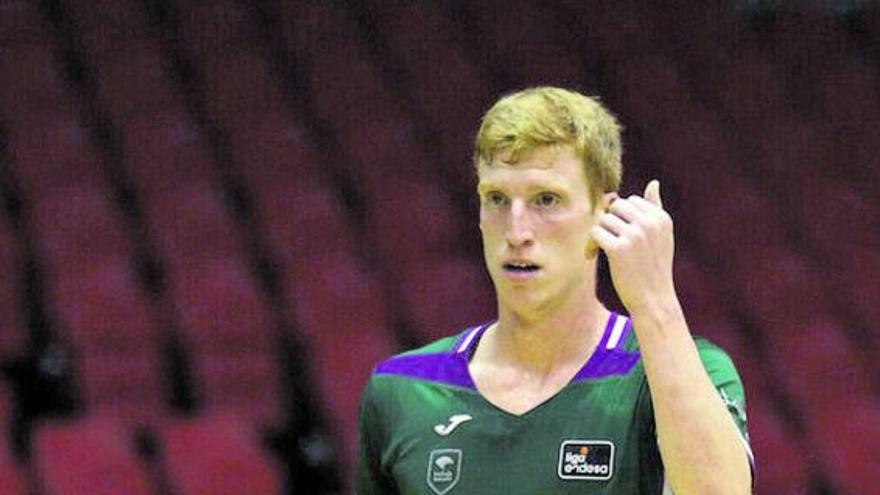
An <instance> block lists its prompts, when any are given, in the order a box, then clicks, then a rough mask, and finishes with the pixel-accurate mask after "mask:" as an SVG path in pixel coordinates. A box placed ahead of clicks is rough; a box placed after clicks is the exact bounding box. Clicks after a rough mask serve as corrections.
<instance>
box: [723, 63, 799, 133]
mask: <svg viewBox="0 0 880 495" xmlns="http://www.w3.org/2000/svg"><path fill="white" fill-rule="evenodd" d="M745 48H748V46H746V47H745ZM782 70H783V69H782V67H780V66H779V65H778V64H776V63H774V61H773V60H770V59H769V57H767V56H765V55H763V54H761V53H760V52H758V51H757V50H747V49H746V50H742V51H741V52H740V53H738V55H737V56H736V58H733V59H731V60H729V61H728V63H727V64H726V65H725V66H723V67H721V79H720V81H719V85H718V93H717V94H718V96H719V98H720V100H721V104H722V105H723V107H724V109H725V110H727V111H728V112H730V114H731V115H733V117H734V119H735V120H736V123H737V124H739V125H741V126H753V127H754V126H755V125H756V124H758V123H760V122H762V121H764V120H765V119H766V121H767V122H770V123H772V122H778V121H780V120H794V119H789V116H790V115H791V114H792V113H793V109H792V107H793V105H792V102H791V101H790V95H789V94H788V93H787V92H786V90H785V87H784V85H783V81H784V80H785V79H784V77H783V76H782V74H783V73H782Z"/></svg>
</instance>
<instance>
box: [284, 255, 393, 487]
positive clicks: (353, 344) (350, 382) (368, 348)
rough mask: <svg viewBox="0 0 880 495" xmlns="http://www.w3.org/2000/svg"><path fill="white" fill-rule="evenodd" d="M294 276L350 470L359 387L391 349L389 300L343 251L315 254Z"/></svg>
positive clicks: (297, 302)
mask: <svg viewBox="0 0 880 495" xmlns="http://www.w3.org/2000/svg"><path fill="white" fill-rule="evenodd" d="M295 276H296V279H295V281H294V283H295V285H294V293H293V297H294V299H293V301H292V306H293V307H294V308H295V309H296V315H297V321H298V322H299V323H300V328H301V329H302V330H303V332H304V333H305V335H306V336H307V337H308V341H309V343H310V347H311V350H312V353H311V356H312V365H313V366H314V368H315V370H314V371H315V373H314V376H315V377H316V379H317V382H318V385H319V386H320V387H321V391H322V397H323V398H324V400H325V402H326V405H327V406H328V410H329V411H330V413H331V414H332V417H333V422H334V424H335V426H336V428H337V429H338V430H339V431H338V433H339V435H338V437H339V438H342V439H343V449H344V451H343V463H342V464H343V467H344V469H346V470H347V471H348V474H352V468H353V466H354V459H355V453H356V440H357V419H358V416H357V411H358V408H359V407H358V402H359V400H360V394H361V391H362V390H363V387H364V385H365V384H366V382H367V378H368V377H369V376H370V373H371V372H372V370H373V368H374V367H375V366H376V364H378V363H379V362H380V361H382V360H384V359H386V358H388V357H389V356H390V355H391V354H392V353H393V352H394V345H393V343H392V335H391V332H390V323H389V318H388V302H387V300H386V298H385V297H383V287H382V285H381V284H380V282H379V280H378V279H376V277H375V275H374V274H373V272H371V271H369V270H367V269H366V268H365V267H363V266H361V265H360V264H359V263H358V262H357V261H356V260H355V259H354V258H353V257H351V256H350V255H348V254H347V253H345V252H337V253H327V254H326V255H325V256H315V257H313V258H312V263H311V264H310V266H308V267H305V269H304V270H303V271H301V272H300V273H298V274H295Z"/></svg>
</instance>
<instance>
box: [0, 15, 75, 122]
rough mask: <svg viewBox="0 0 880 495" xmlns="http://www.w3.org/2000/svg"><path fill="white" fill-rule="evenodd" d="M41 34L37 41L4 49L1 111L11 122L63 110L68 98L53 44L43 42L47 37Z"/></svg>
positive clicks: (0, 72) (0, 70) (0, 74)
mask: <svg viewBox="0 0 880 495" xmlns="http://www.w3.org/2000/svg"><path fill="white" fill-rule="evenodd" d="M40 31H41V33H40V40H39V41H37V42H35V43H33V44H20V45H11V46H8V47H4V49H3V58H2V59H0V80H2V81H3V91H2V92H0V109H2V110H3V113H4V115H5V116H6V117H7V118H8V119H10V120H11V121H13V122H19V121H22V120H27V119H29V118H31V116H32V115H33V114H34V113H38V112H43V111H46V110H48V109H56V110H57V109H59V108H64V107H65V105H66V102H67V99H68V96H67V94H66V92H65V91H66V90H65V83H64V80H63V79H62V76H61V64H60V62H59V60H58V59H57V58H56V57H55V53H54V49H53V47H52V45H51V44H49V43H48V42H46V39H47V38H48V34H45V33H42V29H41V30H40ZM13 127H14V126H13Z"/></svg>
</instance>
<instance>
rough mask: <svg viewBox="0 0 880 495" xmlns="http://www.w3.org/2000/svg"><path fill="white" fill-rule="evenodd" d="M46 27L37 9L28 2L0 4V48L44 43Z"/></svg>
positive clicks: (18, 0)
mask: <svg viewBox="0 0 880 495" xmlns="http://www.w3.org/2000/svg"><path fill="white" fill-rule="evenodd" d="M47 36H48V26H47V22H46V20H45V18H44V17H43V16H42V15H41V14H40V9H39V7H38V6H37V5H36V4H34V3H33V2H30V1H28V0H4V1H3V2H0V46H4V47H8V46H11V45H17V44H20V45H24V44H29V43H35V42H39V41H45V39H46V37H47Z"/></svg>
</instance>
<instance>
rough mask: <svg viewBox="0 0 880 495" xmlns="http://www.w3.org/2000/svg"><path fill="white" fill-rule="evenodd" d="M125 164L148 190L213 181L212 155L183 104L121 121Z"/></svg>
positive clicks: (137, 180) (137, 182) (161, 108)
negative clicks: (126, 158) (125, 157)
mask: <svg viewBox="0 0 880 495" xmlns="http://www.w3.org/2000/svg"><path fill="white" fill-rule="evenodd" d="M122 129H123V138H124V142H125V149H126V155H127V157H128V160H126V167H127V168H128V171H129V173H130V174H131V176H132V177H133V178H134V180H135V183H136V184H137V185H138V186H139V187H140V188H142V189H144V190H146V192H148V193H150V192H154V191H159V190H168V189H175V188H180V187H188V186H189V185H190V184H192V183H194V182H196V181H210V180H211V178H212V177H213V176H214V175H213V164H212V157H211V155H210V153H209V151H208V149H207V148H206V147H205V141H204V139H203V137H202V134H201V131H200V129H199V128H198V127H197V126H196V125H195V123H194V122H193V121H192V120H191V119H190V118H189V117H188V116H187V115H186V113H185V110H184V109H183V107H175V106H171V107H160V108H159V109H155V110H152V111H149V112H142V113H138V114H136V115H133V116H130V117H129V118H128V119H126V120H125V121H124V122H123V123H122Z"/></svg>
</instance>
